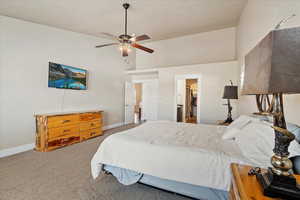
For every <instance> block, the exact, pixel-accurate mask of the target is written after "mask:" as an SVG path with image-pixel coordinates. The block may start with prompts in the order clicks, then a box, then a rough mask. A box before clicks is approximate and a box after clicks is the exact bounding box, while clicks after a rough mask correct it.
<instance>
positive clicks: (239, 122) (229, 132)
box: [222, 115, 259, 140]
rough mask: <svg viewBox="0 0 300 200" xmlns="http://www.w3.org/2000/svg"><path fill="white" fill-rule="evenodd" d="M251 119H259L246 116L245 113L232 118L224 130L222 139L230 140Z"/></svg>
mask: <svg viewBox="0 0 300 200" xmlns="http://www.w3.org/2000/svg"><path fill="white" fill-rule="evenodd" d="M252 121H259V119H256V118H253V117H250V116H247V115H241V116H240V117H239V118H237V119H236V120H234V121H233V122H232V123H231V124H230V125H229V126H228V127H227V129H226V131H225V132H224V134H223V136H222V139H223V140H230V139H234V138H235V137H236V135H238V134H239V133H240V131H241V130H242V129H243V128H244V127H245V126H246V125H247V124H249V123H251V122H252Z"/></svg>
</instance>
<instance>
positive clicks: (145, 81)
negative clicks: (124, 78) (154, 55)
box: [131, 78, 159, 120]
mask: <svg viewBox="0 0 300 200" xmlns="http://www.w3.org/2000/svg"><path fill="white" fill-rule="evenodd" d="M152 81H157V82H158V81H159V80H158V78H152V79H151V78H149V79H135V80H131V82H132V83H133V84H135V83H142V84H143V83H147V82H152ZM158 89H159V86H158ZM157 92H159V91H157ZM142 93H143V92H142ZM142 102H143V101H142ZM143 104H144V102H143ZM143 104H142V106H144V105H143ZM157 106H158V102H157ZM157 109H158V108H157ZM143 110H144V109H142V120H145V119H144V118H143V112H144V111H143ZM156 112H157V113H156V114H157V116H156V118H157V119H158V110H157V111H156Z"/></svg>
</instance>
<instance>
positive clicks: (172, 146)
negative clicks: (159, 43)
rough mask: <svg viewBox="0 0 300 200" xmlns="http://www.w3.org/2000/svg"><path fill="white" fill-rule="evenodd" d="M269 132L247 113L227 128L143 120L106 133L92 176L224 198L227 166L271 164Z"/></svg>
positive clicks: (228, 179)
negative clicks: (112, 176) (101, 175)
mask: <svg viewBox="0 0 300 200" xmlns="http://www.w3.org/2000/svg"><path fill="white" fill-rule="evenodd" d="M260 126H261V127H260ZM253 129H254V130H256V129H258V130H259V131H256V132H255V133H253ZM266 130H267V131H268V134H265V132H266ZM266 135H267V136H266ZM273 135H274V134H273V131H272V129H271V128H270V124H267V123H265V122H261V121H260V120H259V119H256V118H251V117H248V116H247V117H246V116H244V117H241V119H239V120H236V122H235V123H233V125H232V126H231V127H228V128H227V127H225V126H216V125H205V124H187V123H176V122H170V121H156V122H147V123H145V124H143V125H141V126H138V127H136V128H133V129H130V130H127V131H124V132H120V133H117V134H113V135H111V136H109V137H107V138H106V139H105V140H104V141H103V142H102V143H101V145H100V147H99V148H98V150H97V152H96V153H95V155H94V157H93V159H92V161H91V171H92V176H93V177H94V178H96V177H97V176H98V175H99V174H100V173H101V172H103V171H107V172H110V173H111V174H113V175H114V176H115V177H116V178H117V179H118V180H119V182H121V183H122V184H124V185H130V184H134V183H137V182H139V183H144V184H147V185H150V186H154V187H157V188H161V189H164V190H168V191H171V192H176V193H179V194H182V195H186V196H189V197H193V198H196V199H203V200H204V199H209V200H225V199H227V195H228V191H229V188H230V183H231V172H230V164H231V163H240V164H250V165H256V166H261V167H267V166H269V159H270V156H271V155H272V148H273V146H272V145H273V143H274V142H273V139H274V136H273ZM225 136H226V137H225ZM257 138H259V140H258V139H257ZM261 138H262V139H261ZM251 142H252V143H251ZM272 142H273V143H272ZM298 145H299V144H298ZM261 146H263V147H261ZM292 146H293V145H292ZM297 148H299V146H296V149H297ZM299 149H300V148H299ZM299 149H297V151H298V150H299ZM294 153H298V154H299V153H300V151H298V152H294Z"/></svg>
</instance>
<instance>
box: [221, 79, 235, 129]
mask: <svg viewBox="0 0 300 200" xmlns="http://www.w3.org/2000/svg"><path fill="white" fill-rule="evenodd" d="M230 83H231V85H226V86H225V87H224V94H223V99H227V104H225V105H227V106H228V114H227V119H226V120H225V121H224V122H223V124H230V123H231V122H233V120H232V114H231V111H232V106H231V104H230V99H238V87H237V86H234V85H233V84H232V81H231V80H230Z"/></svg>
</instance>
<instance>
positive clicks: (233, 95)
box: [223, 85, 238, 99]
mask: <svg viewBox="0 0 300 200" xmlns="http://www.w3.org/2000/svg"><path fill="white" fill-rule="evenodd" d="M223 99H238V87H237V86H232V85H227V86H225V87H224V94H223Z"/></svg>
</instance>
